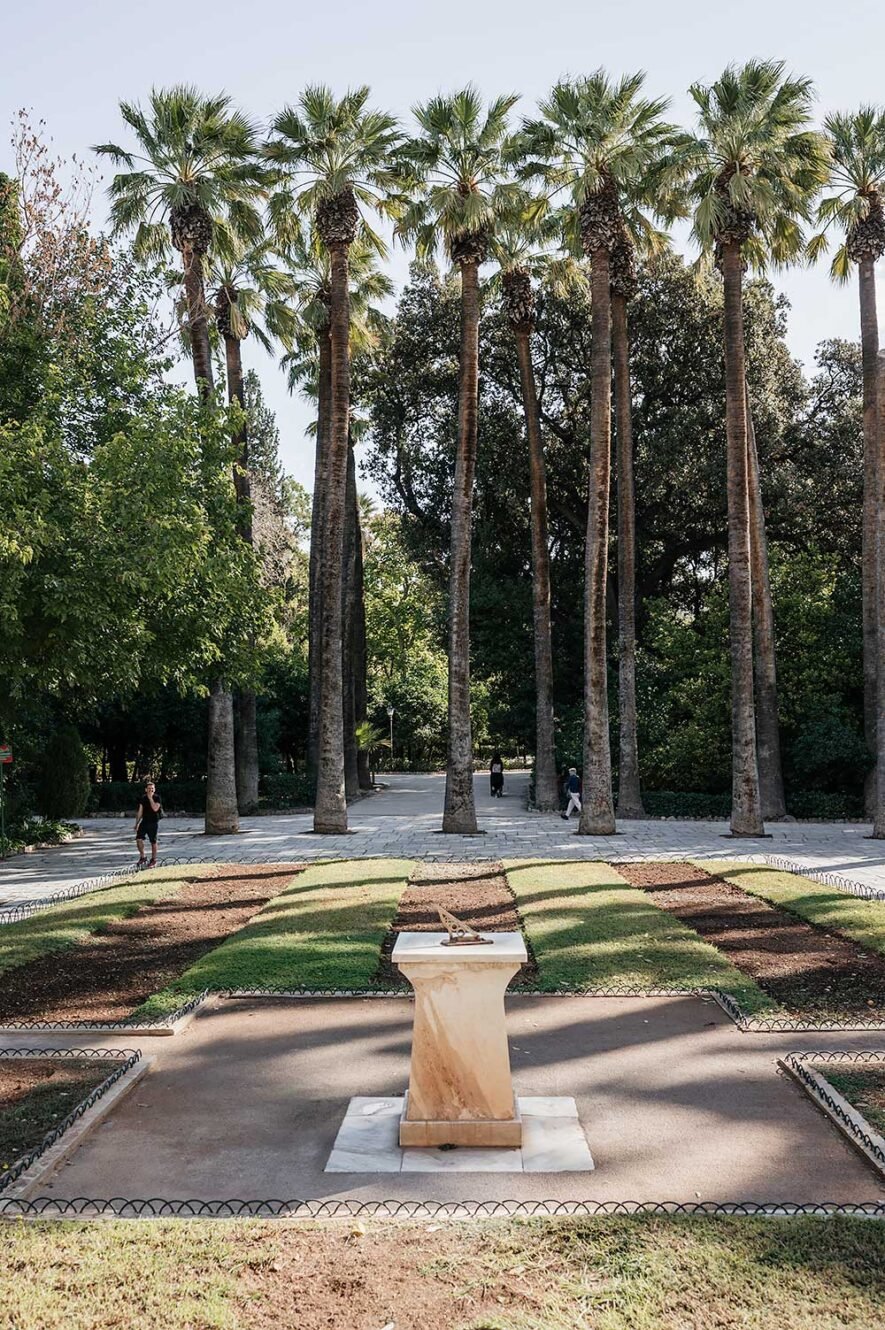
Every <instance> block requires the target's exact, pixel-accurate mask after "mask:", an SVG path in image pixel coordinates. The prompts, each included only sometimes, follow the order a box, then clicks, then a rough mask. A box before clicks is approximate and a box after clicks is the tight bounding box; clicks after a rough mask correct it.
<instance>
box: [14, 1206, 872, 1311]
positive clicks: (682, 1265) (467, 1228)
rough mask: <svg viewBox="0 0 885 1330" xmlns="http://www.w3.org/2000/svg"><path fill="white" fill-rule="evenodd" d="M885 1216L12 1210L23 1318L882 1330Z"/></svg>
mask: <svg viewBox="0 0 885 1330" xmlns="http://www.w3.org/2000/svg"><path fill="white" fill-rule="evenodd" d="M883 1299H885V1224H882V1223H881V1222H878V1223H877V1222H875V1221H870V1220H861V1219H849V1218H831V1219H823V1218H798V1217H797V1218H791V1219H731V1218H722V1219H703V1218H699V1219H690V1218H675V1217H674V1218H650V1217H645V1216H638V1217H634V1218H601V1219H532V1220H522V1221H519V1220H484V1221H473V1222H471V1221H467V1220H464V1221H459V1222H457V1223H454V1222H450V1223H441V1224H436V1225H434V1224H428V1223H427V1222H426V1221H425V1222H423V1223H421V1224H415V1223H402V1224H398V1223H393V1222H390V1221H387V1222H379V1223H373V1222H372V1221H371V1220H365V1221H362V1222H355V1221H349V1222H344V1223H340V1222H327V1223H325V1224H323V1225H319V1224H309V1223H300V1224H299V1223H292V1222H288V1223H287V1222H279V1223H276V1224H270V1223H266V1222H261V1221H245V1222H244V1221H234V1222H224V1221H219V1220H214V1221H213V1220H209V1221H177V1222H176V1221H134V1222H133V1221H130V1222H128V1223H126V1222H116V1221H111V1222H103V1223H94V1224H92V1225H89V1224H85V1223H56V1224H48V1223H45V1222H43V1223H33V1224H30V1223H26V1224H22V1223H19V1224H15V1223H7V1224H0V1307H2V1308H3V1316H5V1318H6V1319H5V1320H2V1317H0V1320H2V1324H3V1325H9V1326H10V1327H15V1330H111V1328H112V1327H113V1330H144V1327H147V1326H150V1327H151V1330H270V1327H283V1326H295V1325H297V1326H298V1327H299V1330H327V1328H328V1327H330V1326H347V1327H348V1330H382V1327H387V1326H390V1325H393V1326H394V1327H397V1328H398V1327H400V1326H401V1327H403V1330H407V1327H418V1326H420V1327H421V1330H706V1328H707V1327H711V1328H715V1330H808V1327H809V1326H814V1327H815V1328H816V1330H872V1328H873V1327H874V1326H881V1325H882V1307H883Z"/></svg>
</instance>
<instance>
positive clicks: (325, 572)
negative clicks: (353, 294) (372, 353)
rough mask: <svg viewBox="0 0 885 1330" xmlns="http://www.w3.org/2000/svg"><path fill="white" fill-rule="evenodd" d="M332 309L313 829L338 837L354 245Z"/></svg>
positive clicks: (337, 273) (339, 259) (342, 248)
mask: <svg viewBox="0 0 885 1330" xmlns="http://www.w3.org/2000/svg"><path fill="white" fill-rule="evenodd" d="M329 258H330V266H331V304H330V309H329V339H330V346H331V362H332V384H331V395H330V396H331V401H330V406H331V412H330V422H329V434H328V440H327V461H326V468H325V477H324V484H323V507H322V522H321V527H322V546H321V554H320V561H319V572H318V587H319V596H320V601H321V604H320V643H319V652H318V658H317V668H318V670H319V674H320V718H319V754H318V761H317V790H316V802H315V805H314V815H313V829H314V831H317V832H323V833H328V834H335V833H340V832H344V831H346V830H347V801H346V798H345V794H344V711H343V690H342V677H341V652H342V636H343V625H342V559H343V555H344V508H345V492H346V488H347V449H348V423H349V419H350V292H349V289H348V246H347V245H346V244H342V243H333V244H331V245H330V246H329Z"/></svg>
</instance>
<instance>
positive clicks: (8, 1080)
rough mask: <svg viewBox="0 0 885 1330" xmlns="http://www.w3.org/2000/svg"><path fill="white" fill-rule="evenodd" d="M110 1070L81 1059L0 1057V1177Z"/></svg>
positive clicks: (109, 1067)
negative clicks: (0, 1059) (0, 1060)
mask: <svg viewBox="0 0 885 1330" xmlns="http://www.w3.org/2000/svg"><path fill="white" fill-rule="evenodd" d="M114 1070H115V1064H110V1063H108V1062H97V1061H93V1060H87V1059H85V1058H84V1059H83V1060H82V1061H73V1060H71V1061H67V1060H65V1061H64V1062H60V1061H58V1060H57V1059H54V1058H28V1059H27V1060H25V1059H21V1060H18V1059H16V1060H15V1061H14V1062H13V1061H10V1062H0V1180H2V1178H3V1173H4V1171H5V1170H6V1169H7V1168H11V1167H12V1165H13V1164H14V1163H15V1161H16V1159H19V1158H21V1156H22V1155H23V1154H26V1153H27V1151H28V1150H33V1149H34V1147H35V1146H37V1145H39V1144H40V1142H41V1141H42V1140H43V1137H44V1136H45V1135H46V1133H47V1132H48V1131H51V1130H52V1128H53V1127H57V1126H58V1124H59V1123H60V1122H62V1121H63V1120H64V1119H65V1118H66V1117H67V1115H68V1114H69V1113H70V1112H71V1110H72V1109H74V1108H76V1106H77V1104H79V1102H80V1100H81V1099H85V1098H86V1096H87V1095H88V1094H89V1093H90V1091H91V1090H94V1089H95V1087H96V1086H97V1085H101V1083H102V1081H104V1080H106V1079H107V1077H108V1076H110V1074H111V1072H112V1071H114Z"/></svg>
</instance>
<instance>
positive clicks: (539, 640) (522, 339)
mask: <svg viewBox="0 0 885 1330" xmlns="http://www.w3.org/2000/svg"><path fill="white" fill-rule="evenodd" d="M514 336H515V338H516V355H517V358H518V360H519V378H520V382H521V384H522V403H523V409H524V411H525V429H526V437H527V439H528V445H529V484H530V490H531V522H532V620H533V626H534V638H535V804H536V806H537V807H538V808H539V809H541V811H542V812H552V811H553V810H555V809H556V808H558V807H559V785H558V781H557V778H556V740H555V735H554V727H553V642H552V632H551V626H550V549H549V542H548V534H547V469H546V465H545V462H544V440H543V438H542V436H541V412H540V410H539V408H538V394H537V390H536V388H535V369H534V366H533V364H532V348H531V328H530V326H525V325H520V326H519V327H516V328H514Z"/></svg>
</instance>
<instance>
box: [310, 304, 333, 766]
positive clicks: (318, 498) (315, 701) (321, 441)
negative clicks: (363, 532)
mask: <svg viewBox="0 0 885 1330" xmlns="http://www.w3.org/2000/svg"><path fill="white" fill-rule="evenodd" d="M317 347H318V351H319V371H318V383H317V431H316V461H315V463H314V479H313V504H312V508H311V517H310V564H309V569H308V620H309V628H308V648H307V678H308V738H307V770H308V774H309V775H310V778H311V780H312V781H313V782H314V784H315V783H316V779H317V767H318V764H319V751H320V669H319V659H320V635H321V627H320V625H321V623H322V614H321V605H322V597H321V595H320V565H321V561H322V545H323V503H324V492H325V482H326V467H327V464H328V451H329V424H330V417H331V412H332V342H331V339H330V337H329V330H328V328H324V329H323V330H322V331H321V332H320V334H319V337H318V339H317Z"/></svg>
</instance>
